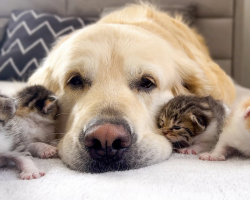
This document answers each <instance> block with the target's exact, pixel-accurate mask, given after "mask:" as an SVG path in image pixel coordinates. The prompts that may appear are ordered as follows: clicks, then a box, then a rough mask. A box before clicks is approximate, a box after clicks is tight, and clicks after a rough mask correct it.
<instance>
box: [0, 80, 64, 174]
mask: <svg viewBox="0 0 250 200" xmlns="http://www.w3.org/2000/svg"><path fill="white" fill-rule="evenodd" d="M3 96H4V95H3ZM0 106H1V107H0V122H1V124H0V130H1V131H0V138H1V139H0V166H3V165H6V164H7V162H8V160H12V161H14V162H15V164H16V166H17V167H18V168H19V169H20V170H21V171H22V172H21V174H20V175H21V178H22V179H33V178H39V177H41V176H43V175H44V174H45V173H44V172H42V171H40V170H39V169H38V168H37V167H36V166H35V164H34V162H33V161H32V160H31V157H28V155H32V156H37V157H40V158H49V157H53V156H55V155H56V154H57V149H56V147H53V146H51V145H49V144H48V143H49V142H50V141H52V140H53V139H54V138H55V133H54V126H53V124H54V122H55V120H56V116H57V114H58V111H59V106H58V101H57V97H56V96H55V94H54V93H52V92H51V91H49V90H47V89H46V88H45V87H43V86H39V85H35V86H30V87H26V88H25V89H23V90H22V91H20V92H19V93H18V94H17V95H16V100H14V99H12V98H8V97H6V96H4V97H2V96H0Z"/></svg>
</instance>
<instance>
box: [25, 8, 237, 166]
mask: <svg viewBox="0 0 250 200" xmlns="http://www.w3.org/2000/svg"><path fill="white" fill-rule="evenodd" d="M76 73H77V74H80V75H81V77H83V78H88V79H89V80H91V81H92V84H91V86H88V85H85V87H84V88H83V89H82V90H72V88H70V86H69V85H68V84H67V83H68V81H69V79H70V77H72V76H73V75H74V74H76ZM145 74H147V75H150V76H152V77H153V78H154V79H155V82H156V85H157V88H155V89H154V90H152V91H151V92H150V93H145V92H139V91H138V90H136V89H131V88H130V87H129V81H131V80H134V79H136V78H140V77H141V76H142V75H145ZM29 84H42V85H44V86H46V87H47V88H48V89H50V90H52V91H53V92H54V93H56V95H57V96H58V97H59V99H60V102H61V112H62V114H61V116H60V120H59V122H60V123H59V124H58V126H57V129H58V130H60V131H61V132H65V133H66V134H65V136H64V138H63V139H62V140H61V142H60V144H59V154H60V156H61V158H62V160H63V161H64V162H65V163H66V164H68V165H69V166H70V167H71V168H73V169H77V170H78V168H76V167H75V163H76V162H81V164H82V165H84V160H83V161H79V159H78V160H77V159H75V158H77V157H79V154H80V152H79V151H80V150H79V148H80V146H81V144H80V142H79V135H80V134H81V133H82V130H83V129H84V127H85V126H86V125H87V124H88V123H89V122H90V121H91V120H93V119H96V118H97V116H98V115H99V113H100V111H101V110H102V109H104V108H107V107H111V108H113V109H118V110H120V111H121V112H122V113H124V117H125V118H126V120H127V121H128V122H129V124H130V126H131V127H133V131H134V132H135V133H136V135H137V141H136V145H137V147H138V149H139V150H140V152H142V153H141V154H142V155H141V157H140V159H138V160H139V161H138V163H139V162H140V164H138V166H139V167H140V166H146V165H150V164H153V163H157V162H160V161H162V160H165V159H167V158H168V157H169V156H170V154H171V145H170V144H169V142H168V141H167V140H166V139H165V138H164V136H162V135H161V132H160V131H159V130H158V128H157V127H156V123H155V116H156V114H157V112H158V110H159V108H160V107H161V106H162V105H163V104H164V103H166V102H167V101H168V100H169V99H170V98H172V97H173V96H174V95H177V94H183V93H185V94H186V93H190V94H191V93H192V94H196V95H199V96H205V95H211V96H213V97H214V98H216V99H220V100H223V101H224V102H226V103H227V104H231V103H233V101H234V97H235V90H234V85H233V83H232V81H231V79H230V78H229V77H228V76H227V75H226V74H225V73H224V72H223V71H222V70H221V69H220V67H219V66H218V65H217V64H216V63H214V62H213V60H212V59H211V57H210V56H209V53H208V50H207V48H206V46H205V44H204V41H203V39H202V37H201V36H200V35H198V34H197V33H196V31H194V30H192V29H190V28H189V27H188V26H187V25H185V24H184V23H183V22H182V21H181V20H180V19H179V18H176V19H174V18H171V17H169V16H168V15H167V14H164V13H162V12H159V11H158V10H156V9H154V8H152V7H150V6H147V5H134V6H129V7H127V8H125V9H124V10H121V11H118V12H115V13H112V14H110V15H108V16H106V17H104V18H103V19H102V20H100V21H99V22H98V23H97V24H94V25H91V26H88V27H85V28H84V29H81V30H78V31H76V32H74V33H72V34H71V35H69V36H66V37H63V38H62V39H60V40H59V41H58V42H57V44H56V45H55V46H54V48H53V50H52V51H51V53H50V54H49V56H48V57H47V59H46V60H45V62H44V64H43V66H42V67H41V68H40V69H38V70H37V71H36V72H35V73H34V74H33V76H32V77H31V78H30V79H29ZM184 86H185V87H184ZM141 163H143V164H141Z"/></svg>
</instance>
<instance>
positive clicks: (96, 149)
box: [83, 120, 132, 164]
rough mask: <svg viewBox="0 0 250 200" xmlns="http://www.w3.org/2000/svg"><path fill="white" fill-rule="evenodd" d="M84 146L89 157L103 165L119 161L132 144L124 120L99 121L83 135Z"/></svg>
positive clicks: (130, 135) (129, 130)
mask: <svg viewBox="0 0 250 200" xmlns="http://www.w3.org/2000/svg"><path fill="white" fill-rule="evenodd" d="M83 142H84V146H85V147H86V149H87V151H88V153H89V155H90V157H91V158H92V159H94V160H96V161H101V162H103V163H107V164H108V163H112V162H116V161H120V160H121V159H122V158H123V154H124V152H125V151H126V150H127V149H128V148H129V147H130V145H131V142H132V134H131V129H130V127H129V126H128V124H127V123H126V121H125V120H99V122H96V123H94V124H92V125H91V126H89V127H88V128H87V130H86V131H85V133H84V140H83Z"/></svg>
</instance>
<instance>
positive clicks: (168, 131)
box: [161, 128, 173, 135]
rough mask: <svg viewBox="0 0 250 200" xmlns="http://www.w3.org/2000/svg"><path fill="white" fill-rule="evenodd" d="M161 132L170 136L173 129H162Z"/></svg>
mask: <svg viewBox="0 0 250 200" xmlns="http://www.w3.org/2000/svg"><path fill="white" fill-rule="evenodd" d="M172 130H173V129H172ZM161 131H162V133H163V134H164V135H167V134H169V133H170V132H171V129H168V128H162V129H161Z"/></svg>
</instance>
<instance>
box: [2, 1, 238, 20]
mask: <svg viewBox="0 0 250 200" xmlns="http://www.w3.org/2000/svg"><path fill="white" fill-rule="evenodd" d="M6 1H7V0H6ZM84 2H85V3H84ZM136 2H138V1H136V0H119V1H117V0H105V1H100V0H91V1H89V0H85V1H83V0H68V5H67V14H69V15H77V16H81V17H83V18H84V17H90V16H93V17H96V16H98V15H99V13H100V11H102V9H103V8H105V7H120V6H124V5H125V4H131V3H136ZM148 2H151V3H152V4H156V5H158V6H159V7H165V6H169V5H177V4H179V5H190V4H192V5H195V6H197V17H202V18H204V17H208V18H210V17H217V18H226V17H232V16H233V7H234V0H157V1H156V0H148Z"/></svg>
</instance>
